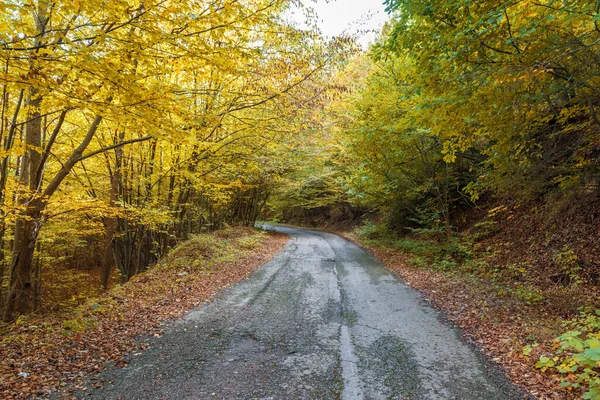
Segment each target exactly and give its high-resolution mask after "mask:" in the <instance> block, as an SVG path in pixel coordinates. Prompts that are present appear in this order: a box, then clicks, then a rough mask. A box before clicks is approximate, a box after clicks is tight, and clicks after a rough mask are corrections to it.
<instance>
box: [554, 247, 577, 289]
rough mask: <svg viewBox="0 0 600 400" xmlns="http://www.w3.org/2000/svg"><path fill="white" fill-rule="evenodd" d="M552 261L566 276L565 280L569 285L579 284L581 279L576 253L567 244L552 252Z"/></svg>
mask: <svg viewBox="0 0 600 400" xmlns="http://www.w3.org/2000/svg"><path fill="white" fill-rule="evenodd" d="M553 258H554V262H555V263H556V264H557V266H558V267H559V268H560V271H561V273H563V274H564V275H565V276H566V279H567V281H568V282H569V284H571V285H579V284H581V282H582V279H581V271H582V268H581V265H580V264H579V258H578V257H577V254H575V252H574V251H573V250H572V249H571V248H570V247H569V246H568V245H566V246H564V247H563V248H562V250H560V251H557V252H555V253H554V257H553Z"/></svg>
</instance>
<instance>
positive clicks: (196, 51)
mask: <svg viewBox="0 0 600 400" xmlns="http://www.w3.org/2000/svg"><path fill="white" fill-rule="evenodd" d="M385 4H386V6H387V10H388V12H389V15H390V22H389V23H387V24H386V25H385V26H384V27H383V31H382V32H381V33H380V35H379V37H378V39H377V41H376V43H374V44H372V45H371V46H370V48H369V49H368V50H361V49H360V48H359V47H358V46H356V45H355V44H354V42H353V39H352V38H350V37H339V38H333V39H331V38H324V37H322V36H321V35H320V34H319V32H318V29H317V28H315V26H314V25H313V23H314V15H313V14H312V12H311V10H310V9H309V8H306V7H305V6H304V5H302V4H301V2H298V1H288V0H252V1H250V0H248V1H243V0H242V1H235V0H234V1H230V0H209V1H192V0H182V1H170V0H153V1H144V2H138V3H136V2H133V1H128V0H126V1H109V2H106V3H105V4H99V3H98V2H94V1H89V0H81V1H66V0H64V1H63V0H56V1H48V0H36V1H33V2H25V1H21V0H9V1H5V2H2V3H0V64H1V65H0V67H1V71H0V86H1V87H0V91H1V92H2V93H1V95H0V96H1V97H0V100H1V103H0V104H1V106H0V145H1V148H2V150H1V151H0V172H1V176H0V210H1V213H0V217H1V220H0V250H1V251H0V281H1V282H2V286H1V288H2V293H1V300H0V305H1V306H2V310H3V311H2V319H3V320H4V321H5V323H8V324H10V323H14V322H15V321H18V318H19V316H20V315H27V314H29V313H32V312H35V313H37V314H39V315H46V314H52V313H55V312H60V311H62V310H68V309H70V308H72V307H74V306H76V305H77V304H80V303H82V302H84V301H85V300H86V299H87V298H89V297H93V296H95V295H97V294H98V293H99V292H100V291H101V290H103V289H106V288H108V287H109V286H111V285H113V284H114V283H115V282H116V281H120V282H121V283H122V282H126V281H127V280H129V279H130V278H131V277H132V276H134V275H136V274H138V273H140V272H143V271H144V270H145V269H147V268H148V267H149V266H151V265H153V264H154V263H155V262H156V261H157V260H158V259H159V258H160V257H162V256H163V255H165V254H166V253H167V251H168V249H169V248H171V247H173V246H174V245H176V244H177V243H178V242H180V241H182V240H185V239H188V238H190V237H191V236H192V235H194V234H197V233H199V232H204V231H212V230H215V229H218V228H222V227H224V226H227V225H248V226H252V225H254V223H255V221H256V220H257V219H258V218H264V219H270V220H276V221H281V222H289V223H297V224H306V225H313V226H319V225H330V226H332V225H333V226H343V225H352V224H358V225H359V229H358V232H359V234H361V235H363V237H366V238H370V239H377V240H387V239H390V238H394V240H396V242H395V243H399V242H398V241H397V239H398V238H402V237H409V238H410V240H411V241H404V242H402V243H404V245H403V246H404V250H406V251H409V252H412V253H414V254H416V256H415V257H414V258H413V262H414V263H415V264H418V265H424V266H425V265H427V266H433V267H435V268H438V269H440V270H444V271H455V270H456V271H458V270H463V271H465V270H468V271H470V273H471V272H473V271H475V272H476V273H477V274H480V276H485V277H486V279H489V280H490V281H493V282H496V281H499V282H507V281H510V284H511V288H510V289H502V290H504V291H505V293H508V294H509V295H513V296H516V297H519V298H521V299H522V300H523V301H524V302H526V303H527V304H532V305H533V306H535V307H538V308H544V309H549V308H550V307H554V308H553V310H554V311H553V312H554V313H555V315H557V316H559V317H560V318H563V319H565V320H568V319H569V318H572V317H574V316H576V315H577V314H578V313H579V312H580V311H581V310H584V311H585V313H584V314H582V317H580V318H583V320H584V322H581V321H579V322H577V321H576V322H573V324H575V325H568V327H573V326H577V327H576V328H573V329H578V330H570V331H569V332H579V333H578V334H574V333H572V334H571V336H568V335H567V336H564V337H563V339H562V340H563V342H562V343H563V347H562V350H564V351H566V352H569V351H573V350H578V351H580V352H583V353H582V354H586V355H585V356H580V357H579V358H574V359H569V360H566V361H565V362H563V363H562V364H560V365H559V363H558V362H557V363H556V364H557V365H554V363H555V361H556V360H554V361H552V360H551V359H549V358H544V357H542V358H541V359H540V361H539V363H538V364H539V365H538V367H539V368H542V369H544V370H545V369H548V370H554V369H555V370H557V372H558V373H564V374H570V375H568V377H569V379H568V380H567V381H568V382H567V383H566V385H567V384H568V385H573V386H572V388H578V387H579V386H581V385H583V386H584V387H585V388H586V389H585V391H584V392H585V393H587V394H586V396H588V397H589V398H593V397H594V396H596V395H597V396H600V378H599V377H598V369H597V362H599V361H600V353H598V352H597V351H596V350H597V348H600V342H598V340H599V339H598V338H599V337H600V336H598V334H599V332H598V329H599V327H600V322H599V321H598V319H597V318H596V317H595V314H594V313H593V310H595V309H596V308H599V307H600V302H599V301H598V298H597V296H595V295H592V294H591V293H594V290H595V287H596V286H597V284H598V282H599V281H600V258H599V256H598V255H599V254H600V240H599V239H600V231H599V223H600V202H599V200H600V199H599V196H600V115H599V113H600V110H599V109H600V52H599V51H598V50H599V48H600V47H599V46H600V2H596V1H595V2H590V1H588V2H585V1H569V2H564V1H555V0H543V1H519V0H517V1H513V2H493V1H480V2H470V1H463V0H444V1H441V0H431V1H427V2H424V1H412V0H386V2H385ZM309 5H310V4H308V6H309ZM290 13H303V15H305V17H306V20H307V23H306V24H305V26H303V27H299V26H298V25H299V24H297V23H295V22H292V21H291V20H290V18H289V15H290ZM490 290H491V289H490ZM565 299H568V301H566V300H565ZM581 307H585V308H584V309H582V308H581ZM590 312H591V314H590ZM580 322H581V323H583V324H584V325H583V328H582V325H581V324H580V325H577V324H578V323H580ZM565 330H566V328H565ZM582 332H585V334H582ZM567 333H568V332H567ZM586 352H587V353H586ZM574 367H575V368H574ZM573 368H574V369H573ZM582 371H583V372H582Z"/></svg>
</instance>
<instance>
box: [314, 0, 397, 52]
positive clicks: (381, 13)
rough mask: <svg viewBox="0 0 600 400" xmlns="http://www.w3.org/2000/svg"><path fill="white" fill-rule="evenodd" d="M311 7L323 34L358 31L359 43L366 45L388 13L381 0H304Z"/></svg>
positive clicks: (335, 34) (374, 35) (385, 19)
mask: <svg viewBox="0 0 600 400" xmlns="http://www.w3.org/2000/svg"><path fill="white" fill-rule="evenodd" d="M304 3H305V4H306V5H307V6H310V7H312V8H313V9H314V10H315V11H316V13H317V15H318V20H319V22H318V23H319V27H320V28H321V31H322V32H323V34H324V35H327V36H337V35H339V34H341V33H349V34H354V33H357V32H360V39H359V43H360V44H361V45H362V46H363V47H366V46H367V45H368V44H369V43H370V42H372V41H373V40H374V38H375V37H376V33H375V32H365V31H373V30H375V31H377V32H378V31H379V29H380V28H381V26H382V25H383V23H384V22H385V21H387V20H388V15H387V14H386V12H385V7H384V6H383V0H316V1H315V0H305V1H304Z"/></svg>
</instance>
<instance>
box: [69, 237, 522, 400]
mask: <svg viewBox="0 0 600 400" xmlns="http://www.w3.org/2000/svg"><path fill="white" fill-rule="evenodd" d="M276 229H277V230H278V231H280V232H283V233H286V234H288V235H289V237H290V240H289V242H288V244H287V245H286V246H285V247H284V249H283V250H282V251H281V252H280V253H279V254H277V255H276V256H275V257H274V258H273V259H272V260H271V261H270V262H268V263H267V264H265V265H263V266H262V267H261V268H260V269H259V270H258V271H257V272H256V273H254V274H253V276H252V277H251V278H250V279H248V280H246V281H244V282H241V283H238V284H236V285H233V286H231V287H229V288H227V289H225V290H223V291H222V292H221V293H220V294H219V295H218V296H217V297H216V298H215V299H214V300H213V301H211V302H210V303H207V304H205V305H203V306H201V307H199V308H197V309H195V310H193V311H191V312H190V313H189V314H188V315H187V316H186V317H185V318H184V319H182V320H181V321H178V322H176V323H174V324H173V325H172V326H170V327H169V328H168V329H167V330H166V332H165V334H164V335H163V336H161V337H160V338H146V339H144V341H145V342H147V343H148V344H149V346H150V348H149V349H148V350H146V351H144V352H142V353H139V354H137V355H132V356H131V359H130V360H129V365H128V366H127V367H125V368H116V367H114V368H110V369H108V370H107V371H105V372H103V373H102V374H101V376H100V378H101V379H102V380H103V381H104V384H103V388H102V389H96V390H92V391H88V392H86V393H80V394H79V397H82V398H95V399H343V400H346V399H348V400H350V399H460V400H466V399H484V400H494V399H523V398H527V397H526V396H525V395H524V394H523V393H522V392H519V391H518V390H517V389H516V388H515V387H513V386H512V385H511V384H510V383H509V382H508V381H507V379H506V378H505V377H504V375H503V374H502V373H501V372H499V370H498V369H497V368H495V367H494V366H493V365H492V364H490V363H489V362H487V361H486V360H485V358H484V357H482V356H481V355H480V354H479V352H478V351H477V350H476V349H475V348H473V347H472V346H470V345H469V344H467V343H465V342H464V341H463V340H462V339H461V336H460V332H459V331H458V330H457V329H455V328H453V327H452V326H450V325H449V324H448V323H447V322H445V321H444V320H443V318H441V316H440V315H439V313H438V312H437V311H435V310H433V309H432V308H431V307H430V306H429V305H428V303H427V302H426V301H425V300H424V299H423V298H422V297H421V296H420V295H419V294H418V293H417V292H416V291H414V290H413V289H411V288H410V287H408V286H407V285H405V284H403V283H402V282H401V281H399V280H398V279H397V278H396V277H395V276H394V275H392V274H391V273H390V272H389V271H388V270H387V269H385V267H383V266H382V264H381V263H380V262H379V261H378V260H377V259H376V258H375V257H373V256H371V255H370V254H368V253H367V252H365V251H364V250H362V249H361V248H360V247H358V246H356V245H354V244H352V243H350V242H348V241H346V240H344V239H342V238H340V237H338V236H336V235H333V234H329V233H322V232H315V231H308V230H301V229H292V228H284V227H277V228H276Z"/></svg>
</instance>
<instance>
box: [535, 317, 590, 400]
mask: <svg viewBox="0 0 600 400" xmlns="http://www.w3.org/2000/svg"><path fill="white" fill-rule="evenodd" d="M563 325H564V327H565V329H567V331H566V332H565V333H563V334H562V335H560V336H559V337H558V338H556V340H555V341H556V343H557V345H558V348H557V350H556V354H555V355H554V356H552V357H548V356H541V357H540V359H539V361H538V362H537V364H536V367H537V368H540V369H541V370H542V371H546V370H548V369H551V370H554V371H556V372H558V373H560V374H561V375H563V377H564V378H563V382H562V386H565V387H573V388H577V389H583V390H584V394H583V398H584V399H597V398H600V310H595V311H593V312H592V311H591V310H584V311H582V312H581V314H580V315H579V316H578V317H577V318H574V319H572V320H569V321H566V322H565V323H564V324H563Z"/></svg>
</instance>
